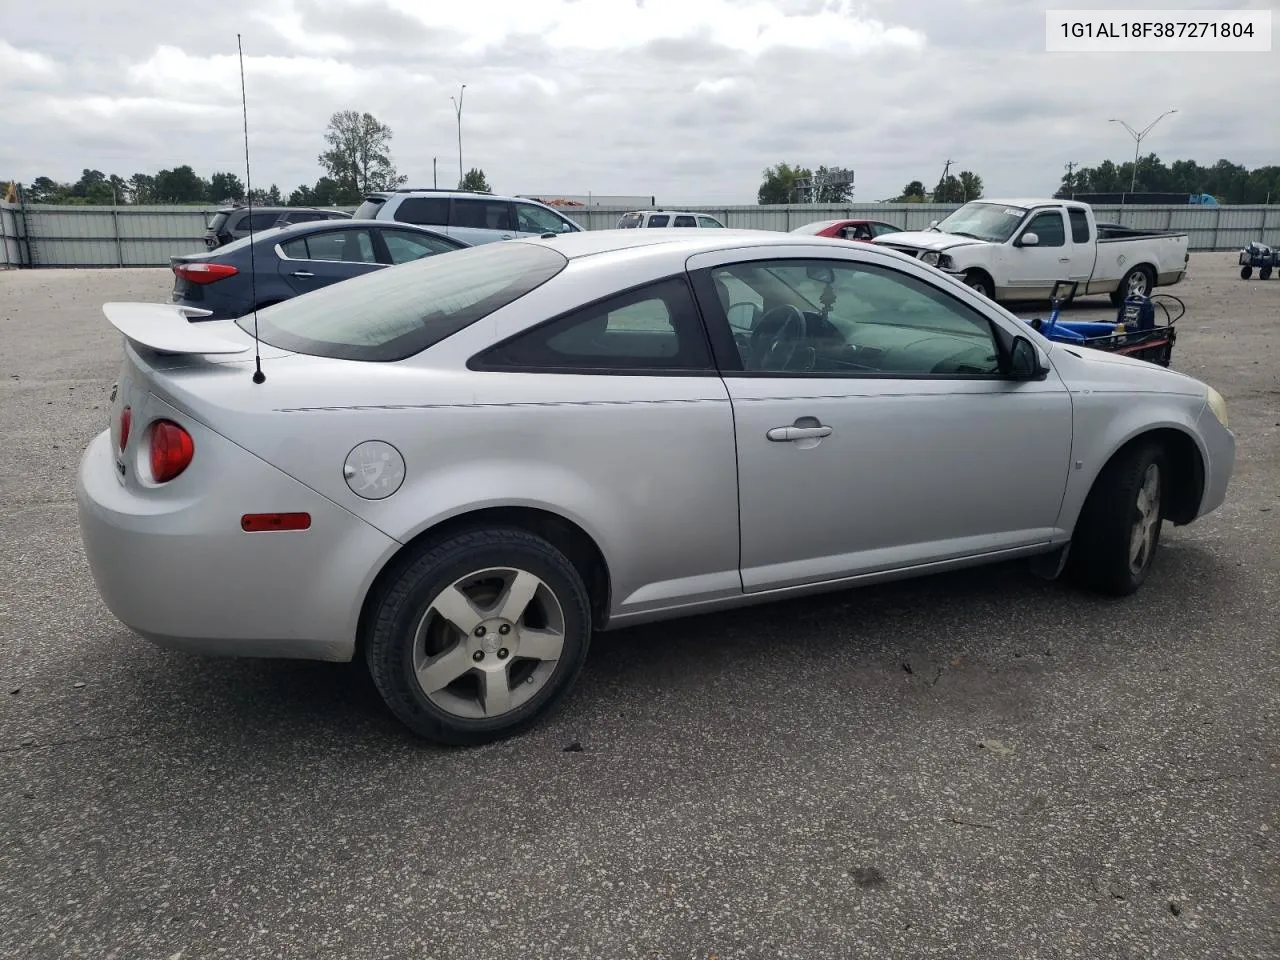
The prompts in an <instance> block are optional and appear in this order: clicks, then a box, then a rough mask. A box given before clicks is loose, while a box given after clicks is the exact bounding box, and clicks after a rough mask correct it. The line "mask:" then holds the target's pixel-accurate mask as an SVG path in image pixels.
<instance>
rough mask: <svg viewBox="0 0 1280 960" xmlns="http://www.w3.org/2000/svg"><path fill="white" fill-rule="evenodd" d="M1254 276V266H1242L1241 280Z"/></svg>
mask: <svg viewBox="0 0 1280 960" xmlns="http://www.w3.org/2000/svg"><path fill="white" fill-rule="evenodd" d="M1252 276H1253V267H1250V266H1243V267H1241V268H1240V279H1241V280H1248V279H1249V278H1250V277H1252Z"/></svg>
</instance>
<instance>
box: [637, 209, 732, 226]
mask: <svg viewBox="0 0 1280 960" xmlns="http://www.w3.org/2000/svg"><path fill="white" fill-rule="evenodd" d="M645 227H703V228H709V229H713V230H723V229H725V226H724V224H723V223H721V222H720V221H719V220H717V219H716V218H715V217H713V216H711V215H710V214H706V213H692V212H691V211H688V210H632V211H631V212H630V213H624V214H623V215H622V216H621V217H620V218H619V219H618V229H619V230H635V229H638V228H645Z"/></svg>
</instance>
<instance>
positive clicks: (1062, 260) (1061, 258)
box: [1058, 257, 1071, 263]
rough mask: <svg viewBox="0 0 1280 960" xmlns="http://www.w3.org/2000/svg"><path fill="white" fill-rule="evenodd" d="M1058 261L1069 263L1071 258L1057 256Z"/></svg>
mask: <svg viewBox="0 0 1280 960" xmlns="http://www.w3.org/2000/svg"><path fill="white" fill-rule="evenodd" d="M1058 262H1059V263H1070V262H1071V258H1070V257H1059V258H1058Z"/></svg>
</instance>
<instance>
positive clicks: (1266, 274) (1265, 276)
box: [1258, 267, 1271, 280]
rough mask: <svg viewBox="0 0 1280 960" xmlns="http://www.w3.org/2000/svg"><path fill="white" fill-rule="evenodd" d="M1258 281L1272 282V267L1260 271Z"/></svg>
mask: <svg viewBox="0 0 1280 960" xmlns="http://www.w3.org/2000/svg"><path fill="white" fill-rule="evenodd" d="M1258 279H1259V280H1270V279H1271V268H1270V267H1263V268H1262V269H1260V270H1259V271H1258Z"/></svg>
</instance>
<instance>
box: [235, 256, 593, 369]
mask: <svg viewBox="0 0 1280 960" xmlns="http://www.w3.org/2000/svg"><path fill="white" fill-rule="evenodd" d="M568 263H569V261H568V260H567V259H566V258H565V257H564V256H563V255H562V254H560V253H558V252H556V251H555V250H552V249H551V248H550V247H548V246H545V245H541V244H535V243H525V242H520V241H512V242H509V243H486V244H482V245H480V246H476V247H469V248H467V249H465V250H458V251H456V252H453V253H448V254H441V255H439V256H432V257H425V258H423V259H421V260H415V261H412V262H410V263H406V264H402V265H401V266H397V267H392V268H390V269H387V270H379V271H376V272H374V273H368V274H364V275H363V276H359V277H355V278H353V279H350V280H344V281H342V282H341V283H335V284H332V285H331V286H328V287H323V288H321V289H319V290H313V291H312V292H310V293H308V294H307V295H306V296H302V297H295V298H293V299H291V300H285V301H284V302H282V303H278V304H276V305H275V306H271V307H267V308H266V309H265V310H259V311H258V315H257V322H258V336H259V338H260V339H261V340H262V342H263V343H266V344H269V345H271V346H273V347H279V348H280V349H282V350H290V351H293V352H294V353H305V354H310V355H311V356H316V357H333V358H335V359H339V360H373V361H394V360H403V359H404V358H405V357H410V356H413V355H414V354H416V353H420V352H421V351H423V350H425V349H426V348H427V347H429V346H431V345H432V344H434V343H438V342H439V341H441V340H443V339H444V338H445V337H448V336H450V335H452V334H454V333H457V332H458V331H459V330H461V329H463V328H464V327H467V326H469V325H470V324H473V323H475V322H476V321H477V320H480V319H481V318H483V317H486V316H488V315H489V314H491V313H493V312H494V311H495V310H498V309H500V308H502V307H505V306H507V305H508V304H510V303H512V302H514V301H515V300H518V299H519V298H520V297H523V296H524V295H525V294H527V293H529V292H530V291H531V290H533V289H535V288H536V287H539V286H541V285H542V284H544V283H546V282H547V281H548V280H550V279H551V278H552V277H554V276H555V275H556V274H558V273H559V272H560V271H561V270H563V269H564V268H565V266H567V265H568ZM236 323H237V324H238V325H239V326H240V328H241V329H242V330H244V331H245V332H246V333H252V332H253V329H254V318H253V315H252V314H249V315H247V316H243V317H241V318H239V319H238V320H237V321H236Z"/></svg>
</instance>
